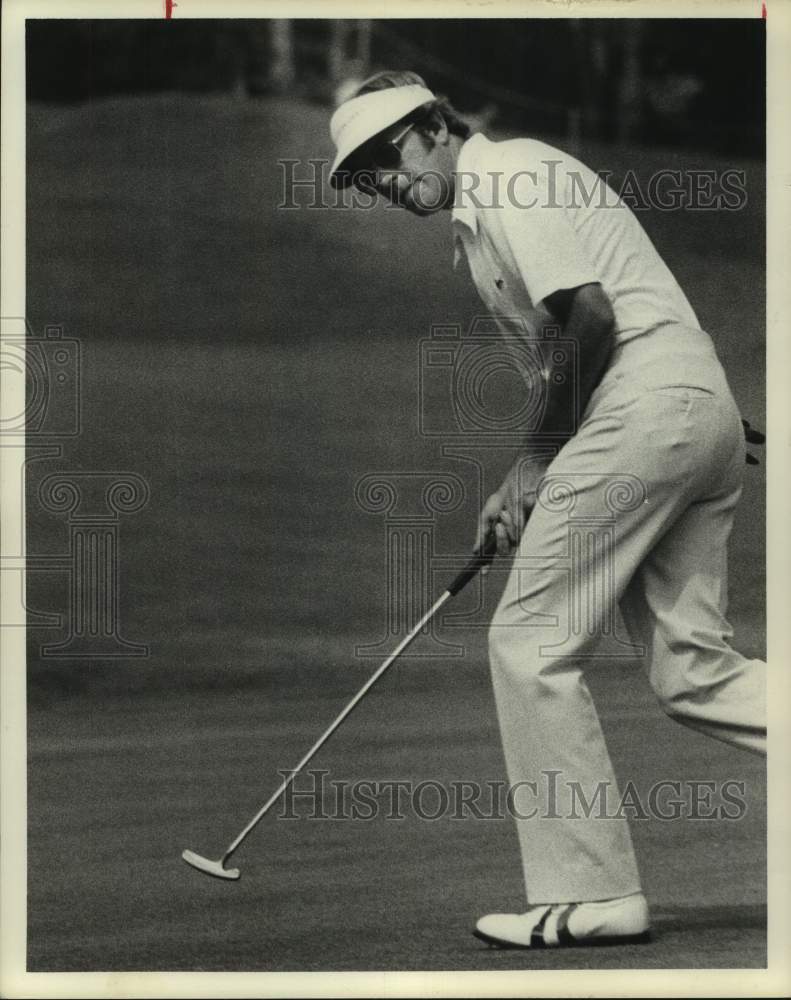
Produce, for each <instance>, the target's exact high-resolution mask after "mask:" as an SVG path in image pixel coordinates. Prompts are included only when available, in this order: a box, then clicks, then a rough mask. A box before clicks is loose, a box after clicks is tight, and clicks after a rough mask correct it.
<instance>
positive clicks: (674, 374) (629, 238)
mask: <svg viewBox="0 0 791 1000" xmlns="http://www.w3.org/2000/svg"><path fill="white" fill-rule="evenodd" d="M330 131H331V134H332V138H333V140H334V142H335V145H336V147H337V156H336V159H335V162H334V164H333V167H332V175H331V179H332V183H333V185H335V186H336V187H337V186H345V185H347V184H351V183H353V184H356V185H357V186H358V187H359V188H361V189H362V190H364V191H368V192H375V193H377V194H379V195H381V196H383V197H385V198H388V199H390V200H391V201H392V202H395V203H397V204H398V205H400V206H403V207H404V208H405V209H406V210H407V211H410V212H412V213H414V214H415V215H419V216H423V215H429V214H431V213H433V212H436V211H442V210H448V211H451V212H452V218H453V230H454V236H455V240H456V244H457V250H458V249H459V247H460V248H462V249H463V251H464V253H465V254H466V257H467V261H468V263H469V267H470V272H471V274H472V278H473V281H474V282H475V285H476V287H477V289H478V292H479V294H480V297H481V299H482V300H483V302H484V304H485V306H486V308H487V309H488V310H489V312H490V313H491V314H492V315H493V316H495V317H501V320H500V325H501V328H502V329H503V331H504V332H506V331H507V333H508V336H509V338H510V339H513V337H514V331H515V330H517V331H520V330H521V334H520V335H521V336H522V337H524V338H525V342H526V343H527V342H529V341H531V340H532V341H533V343H536V341H537V338H540V336H541V331H542V330H543V329H544V328H545V327H547V326H549V325H553V326H560V327H561V328H562V331H563V334H562V335H563V339H564V340H565V341H567V342H569V341H570V342H572V343H573V344H575V345H576V353H577V362H576V369H574V368H572V367H569V361H568V358H567V356H566V355H564V354H563V352H551V351H550V352H548V353H547V359H548V360H547V361H546V363H545V365H544V367H543V368H542V369H541V371H540V373H539V377H538V379H537V382H538V384H536V379H535V378H533V381H532V382H530V381H529V380H528V382H527V388H528V390H529V391H531V392H540V393H541V394H542V400H541V402H542V405H541V412H542V413H543V416H542V418H541V423H540V427H538V428H537V429H536V431H535V432H534V433H533V434H532V435H531V434H528V435H527V439H526V441H525V446H524V449H522V450H521V451H520V454H519V455H517V456H516V460H515V462H514V464H513V467H512V468H511V470H510V472H509V473H508V475H507V476H506V478H505V480H504V482H503V483H502V486H501V487H500V489H499V490H497V492H496V493H494V494H493V495H492V496H490V497H489V499H488V500H487V501H486V503H485V505H484V508H483V511H482V514H481V518H480V525H479V533H478V538H477V544H478V545H480V544H481V543H482V542H483V541H485V540H487V539H488V538H490V537H491V536H492V535H494V536H495V537H496V539H497V549H498V552H499V553H500V554H501V555H507V554H508V553H510V552H516V555H517V557H519V556H524V557H529V563H528V562H525V565H526V566H529V569H522V570H521V571H519V570H518V568H517V565H518V558H517V560H516V561H515V568H514V569H512V571H511V573H510V576H509V578H508V581H507V583H506V586H505V590H504V593H503V595H502V599H501V600H500V603H499V606H498V608H497V611H496V612H495V615H494V618H493V620H492V623H491V629H490V633H489V649H490V659H491V670H492V679H493V685H494V694H495V700H496V705H497V712H498V718H499V723H500V729H501V734H502V741H503V747H504V752H505V759H506V765H507V770H508V776H509V780H510V782H511V785H512V786H515V785H516V784H517V783H519V782H522V783H524V782H528V783H531V784H529V785H528V786H527V787H530V788H531V790H532V789H535V794H536V799H535V800H534V802H535V804H536V805H537V807H538V808H537V810H536V814H535V818H531V819H517V827H518V832H519V843H520V848H521V854H522V863H523V868H524V878H525V884H526V889H527V899H528V909H527V911H526V912H525V913H522V914H490V915H488V916H484V917H482V918H481V919H480V920H479V921H478V924H477V926H476V930H475V933H476V934H477V936H478V937H480V938H483V939H484V940H486V941H489V942H491V943H493V944H497V945H500V946H505V947H525V948H530V947H540V946H564V945H571V944H579V943H599V942H603V941H610V942H626V941H631V940H636V939H642V938H644V937H645V936H646V934H647V932H648V930H649V914H648V906H647V903H646V900H645V897H644V895H643V893H642V890H641V885H640V878H639V875H638V871H637V865H636V862H635V856H634V851H633V848H632V842H631V837H630V833H629V827H628V823H627V820H626V819H625V818H619V819H615V818H606V819H602V818H597V816H596V814H595V811H594V812H592V813H591V814H590V815H586V814H583V815H580V813H579V811H578V809H577V810H575V809H574V808H573V803H572V802H571V800H570V791H569V788H570V786H571V785H572V784H576V786H577V788H581V789H582V790H583V791H584V793H585V795H586V797H587V798H588V799H590V798H591V796H592V795H593V794H594V793H595V791H596V789H598V788H601V787H605V788H607V787H609V789H610V790H612V789H615V788H617V785H616V780H615V775H614V773H613V769H612V765H611V763H610V758H609V755H608V752H607V747H606V745H605V741H604V737H603V734H602V730H601V726H600V724H599V719H598V716H597V714H596V710H595V708H594V705H593V702H592V700H591V696H590V694H589V691H588V688H587V686H586V683H585V679H584V676H583V673H582V669H581V667H582V664H584V662H585V659H586V658H587V657H589V656H591V655H594V654H596V653H597V650H598V651H599V655H600V656H602V655H605V656H606V654H607V650H606V648H605V647H602V646H601V638H600V637H601V636H603V635H604V634H606V633H607V632H608V630H609V631H611V629H608V628H607V627H605V619H608V616H611V615H612V613H613V609H614V603H615V602H617V603H618V605H619V606H620V609H621V612H622V616H623V619H624V621H625V623H626V627H627V629H628V631H629V635H630V638H631V640H632V642H633V643H634V644H635V645H636V646H638V647H641V648H642V649H643V650H644V655H645V657H646V658H647V661H648V664H649V676H650V681H651V685H652V687H653V689H654V691H655V692H656V694H657V696H658V698H659V700H660V702H661V705H662V707H663V709H664V710H665V712H667V713H668V715H670V716H671V717H672V718H673V719H676V720H677V721H679V722H681V723H683V724H685V725H687V726H690V727H692V728H694V729H697V730H699V731H700V732H702V733H705V734H707V735H708V736H712V737H714V738H716V739H719V740H724V741H726V742H728V743H732V744H734V745H735V746H738V747H742V748H743V749H747V750H752V751H755V752H758V753H765V739H766V729H765V690H764V684H765V665H764V664H763V663H762V662H760V661H757V660H747V659H746V658H745V657H743V656H742V655H740V654H739V653H737V652H735V651H734V650H733V649H731V647H730V646H729V645H728V641H727V640H728V638H729V636H730V634H731V632H730V628H729V625H728V623H727V621H726V619H725V607H726V591H727V585H726V543H727V540H728V536H729V534H730V531H731V527H732V524H733V517H734V511H735V509H736V505H737V502H738V499H739V496H740V493H741V489H742V474H743V468H744V462H745V451H744V434H743V428H742V424H741V421H740V417H739V413H738V410H737V407H736V404H735V402H734V399H733V396H732V395H731V392H730V389H729V387H728V383H727V381H726V378H725V374H724V372H723V370H722V367H721V366H720V363H719V361H718V359H717V355H716V352H715V350H714V346H713V344H712V341H711V339H710V337H709V336H708V335H707V334H706V333H705V332H704V331H703V330H702V329H701V328H700V324H699V323H698V320H697V318H696V316H695V314H694V312H693V310H692V308H691V306H690V304H689V302H688V301H687V299H686V297H685V296H684V294H683V292H682V291H681V288H680V287H679V286H678V284H677V283H676V281H675V279H674V278H673V275H672V274H671V273H670V271H669V270H668V268H667V267H666V265H665V263H664V262H663V261H662V259H661V257H660V256H659V254H658V253H657V251H656V250H655V248H654V247H653V245H652V244H651V242H650V240H649V239H648V237H647V236H646V234H645V233H644V231H643V229H642V227H641V226H640V225H639V223H638V222H637V220H636V218H635V216H634V215H633V214H632V212H631V211H630V210H629V208H628V207H627V206H626V205H624V204H623V203H622V202H620V201H619V200H618V198H617V197H616V195H615V193H614V192H613V191H612V190H610V189H609V188H607V187H606V185H605V184H604V182H603V181H602V180H601V179H600V178H599V177H598V176H597V175H596V174H595V173H593V172H592V171H591V170H589V169H588V168H587V167H585V166H584V165H583V164H582V163H580V162H579V161H577V160H575V159H573V158H572V157H570V156H567V155H566V154H564V153H562V152H560V151H559V150H556V149H553V148H552V147H550V146H547V145H545V144H544V143H541V142H537V141H534V140H531V139H515V140H510V141H506V142H491V141H490V140H488V139H487V138H486V137H485V136H484V135H482V134H475V135H471V134H470V129H469V127H468V126H467V125H466V124H465V123H464V122H463V121H462V120H461V119H460V118H459V117H458V115H457V114H456V113H455V112H454V110H453V108H452V107H451V106H450V105H449V104H448V102H447V101H445V100H444V99H438V98H437V97H436V96H435V95H434V94H433V93H432V92H431V91H430V90H429V89H428V88H427V87H426V85H425V83H424V81H423V80H422V79H421V78H420V77H419V76H417V75H416V74H414V73H409V72H396V73H381V74H378V75H377V76H375V77H372V78H371V79H370V80H368V81H367V82H366V83H365V84H363V85H362V86H361V87H360V88H359V90H358V92H357V94H356V95H355V96H354V97H352V98H350V99H349V100H347V101H346V102H345V103H343V104H342V105H341V106H340V107H339V108H338V109H337V110H336V112H335V113H334V115H333V117H332V121H331V124H330ZM583 191H584V192H588V196H587V197H583V196H582V192H583ZM591 192H594V196H593V197H591V196H590V193H591ZM506 318H507V321H506ZM514 320H516V322H514ZM528 374H529V373H528ZM575 399H576V406H577V409H576V411H575V413H574V416H575V424H574V431H573V433H571V434H569V433H568V432H567V431H566V436H565V440H564V441H563V442H562V447H560V448H559V450H557V453H556V454H555V455H554V457H545V458H543V459H542V458H541V457H540V456H541V455H542V447H541V446H542V445H543V446H544V448H543V453H544V454H545V453H546V442H547V439H548V438H550V439H555V440H557V438H558V437H562V436H563V431H564V429H566V428H567V427H568V414H569V406H570V403H573V401H574V400H575ZM572 511H573V516H574V519H575V522H576V523H578V524H585V525H586V527H585V532H584V544H582V545H580V546H579V547H578V551H577V552H576V559H575V564H574V565H575V571H574V572H573V573H571V574H569V572H568V570H567V566H568V559H569V551H568V549H569V537H570V536H569V515H570V512H572ZM603 515H604V516H603ZM553 772H554V773H556V774H558V781H557V782H555V783H554V784H553V786H552V793H553V801H552V802H549V801H547V795H548V794H549V785H548V783H547V781H546V780H545V776H546V775H547V774H551V773H553ZM522 787H525V786H524V785H523V786H522ZM575 812H576V815H575Z"/></svg>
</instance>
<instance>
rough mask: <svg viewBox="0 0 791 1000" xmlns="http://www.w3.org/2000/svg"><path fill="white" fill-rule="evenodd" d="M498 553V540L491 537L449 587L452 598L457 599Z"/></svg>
mask: <svg viewBox="0 0 791 1000" xmlns="http://www.w3.org/2000/svg"><path fill="white" fill-rule="evenodd" d="M496 552H497V539H496V538H495V537H494V536H493V535H490V536H489V538H488V539H487V540H486V543H485V544H484V546H483V550H482V551H481V552H476V553H475V554H474V555H473V557H472V559H470V561H469V562H468V563H467V565H466V566H465V567H464V569H463V570H462V571H461V573H459V575H458V576H457V577H456V579H455V580H454V581H453V582H452V583H451V584H450V585H449V586H448V588H447V590H448V593H449V594H450V595H451V597H455V596H456V594H458V593H459V591H460V590H464V588H465V587H466V586H467V584H468V583H469V582H470V580H472V578H473V577H474V576H477V575H478V573H479V571H480V570H481V569H483V567H484V566H488V565H489V563H490V562H491V561H492V559H494V557H495V554H496Z"/></svg>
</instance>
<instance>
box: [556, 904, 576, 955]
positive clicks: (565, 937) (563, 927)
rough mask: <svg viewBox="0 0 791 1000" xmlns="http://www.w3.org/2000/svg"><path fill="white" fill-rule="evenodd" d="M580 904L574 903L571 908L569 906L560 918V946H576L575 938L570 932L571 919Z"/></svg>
mask: <svg viewBox="0 0 791 1000" xmlns="http://www.w3.org/2000/svg"><path fill="white" fill-rule="evenodd" d="M578 906H579V903H572V904H571V906H567V907H566V909H565V910H563V912H562V913H561V914H560V916H559V917H558V923H557V930H556V934H557V936H558V944H559V945H565V946H566V947H568V946H569V945H572V944H574V940H575V939H574V936H573V935H572V933H571V931H570V930H569V917H570V916H571V914H572V913H573V912H574V911H575V910H576V909H577V907H578Z"/></svg>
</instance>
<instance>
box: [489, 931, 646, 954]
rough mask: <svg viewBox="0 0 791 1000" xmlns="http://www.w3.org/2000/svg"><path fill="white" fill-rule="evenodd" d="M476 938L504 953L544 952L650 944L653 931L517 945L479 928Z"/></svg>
mask: <svg viewBox="0 0 791 1000" xmlns="http://www.w3.org/2000/svg"><path fill="white" fill-rule="evenodd" d="M472 933H473V936H474V937H477V938H478V940H479V941H485V942H486V944H488V945H491V946H492V947H494V948H499V949H501V950H503V951H505V950H521V951H544V950H555V949H558V948H601V947H605V948H606V947H610V946H613V945H618V944H648V943H649V942H650V941H651V931H641V932H640V933H639V934H612V935H610V936H603V937H595V938H583V939H582V940H579V941H578V940H577V939H576V938H572V940H571V941H569V942H568V943H567V944H557V945H552V944H544V943H543V942H542V943H541V944H516V943H515V942H513V941H503V940H502V939H501V938H496V937H492V936H491V935H490V934H484V932H483V931H479V930H478V929H477V928H476V929H475V930H474V931H473V932H472Z"/></svg>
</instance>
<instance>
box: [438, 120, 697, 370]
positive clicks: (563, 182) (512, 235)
mask: <svg viewBox="0 0 791 1000" xmlns="http://www.w3.org/2000/svg"><path fill="white" fill-rule="evenodd" d="M453 228H454V235H455V239H456V241H457V242H456V258H455V261H454V266H455V265H456V263H458V260H459V243H461V245H462V246H463V248H464V251H465V253H466V256H467V260H468V262H469V266H470V271H471V273H472V278H473V281H474V282H475V285H476V287H477V289H478V292H479V294H480V296H481V299H482V300H483V303H484V305H485V306H486V308H487V309H488V311H489V312H490V313H491V314H492V315H493V316H498V317H507V318H520V317H521V318H524V317H525V316H526V314H528V313H529V312H530V311H531V309H532V308H534V307H537V306H538V305H539V303H541V302H542V300H543V299H545V298H546V297H547V296H548V295H551V294H552V293H553V292H556V291H559V290H561V289H568V288H576V287H577V286H579V285H585V284H590V283H593V282H597V283H599V284H600V285H601V286H602V288H603V289H604V291H605V292H606V293H607V295H608V297H609V299H610V302H611V303H612V308H613V311H614V313H615V338H616V344H620V345H622V344H624V343H626V342H628V341H631V340H634V339H635V338H638V337H645V336H647V335H649V334H652V333H655V332H657V331H661V330H663V329H674V330H675V333H674V334H673V335H671V336H670V337H668V342H670V341H673V342H675V344H676V345H677V344H678V339H679V338H678V329H679V328H682V330H686V331H689V339H690V346H691V347H692V348H693V350H694V344H695V342H696V340H697V339H698V338H699V337H700V333H699V331H700V324H699V323H698V320H697V317H696V316H695V313H694V312H693V310H692V307H691V306H690V304H689V302H688V301H687V299H686V296H685V295H684V293H683V292H682V290H681V288H680V287H679V285H678V283H677V282H676V280H675V278H674V277H673V275H672V274H671V273H670V270H669V269H668V267H667V266H666V265H665V263H664V261H663V260H662V258H661V257H660V256H659V254H658V253H657V251H656V249H655V248H654V246H653V244H652V243H651V241H650V240H649V238H648V236H647V235H646V234H645V232H644V231H643V228H642V226H641V225H640V223H639V222H638V221H637V219H636V218H635V216H634V214H633V213H632V211H631V210H630V209H629V207H628V206H627V205H625V204H624V203H623V202H622V201H620V200H619V198H618V196H617V195H616V194H615V192H614V191H613V190H612V189H611V188H609V187H608V186H607V185H606V184H605V182H604V181H603V180H602V179H601V178H600V177H599V176H598V174H596V173H594V172H593V171H592V170H590V169H589V168H588V167H586V166H585V165H584V164H583V163H580V162H579V161H578V160H576V159H574V158H573V157H572V156H569V155H568V154H566V153H563V152H561V151H560V150H558V149H554V148H553V147H552V146H548V145H546V144H545V143H543V142H538V141H536V140H534V139H511V140H508V141H506V142H491V141H490V140H489V139H487V138H486V137H485V136H484V135H482V134H480V133H478V134H476V135H473V136H472V137H471V138H470V139H468V140H467V142H465V144H464V145H463V146H462V148H461V152H460V154H459V160H458V164H457V170H456V196H455V205H454V209H453ZM651 339H652V341H653V340H655V338H654V337H652V338H651ZM659 339H664V338H659ZM703 339H704V340H705V341H707V342H709V343H710V341H708V336H707V335H706V334H703ZM653 346H656V345H655V344H654V345H653ZM641 353H642V352H641Z"/></svg>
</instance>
